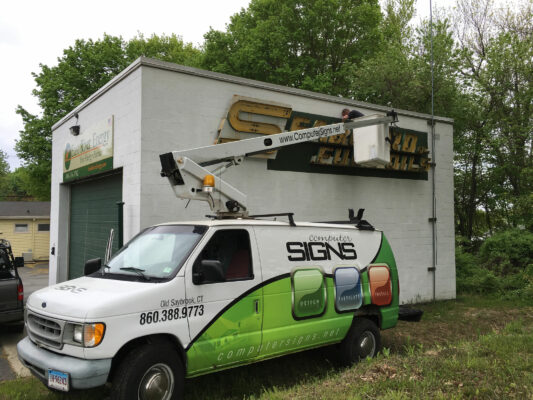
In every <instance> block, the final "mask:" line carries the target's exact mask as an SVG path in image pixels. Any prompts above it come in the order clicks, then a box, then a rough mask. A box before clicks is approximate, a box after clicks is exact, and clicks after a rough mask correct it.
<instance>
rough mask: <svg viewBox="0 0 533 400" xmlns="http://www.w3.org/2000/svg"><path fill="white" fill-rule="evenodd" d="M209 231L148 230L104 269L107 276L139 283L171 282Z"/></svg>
mask: <svg viewBox="0 0 533 400" xmlns="http://www.w3.org/2000/svg"><path fill="white" fill-rule="evenodd" d="M206 230H207V227H205V226H194V225H163V226H155V227H152V228H148V229H146V230H145V231H143V232H142V233H140V234H139V235H137V236H136V237H134V238H133V239H132V240H131V241H130V242H129V243H127V244H126V245H125V246H124V247H123V248H122V249H120V251H119V252H118V253H117V254H116V255H115V256H114V257H113V258H112V259H111V260H110V261H109V262H108V263H107V265H106V266H105V267H104V268H105V273H106V275H107V274H112V275H115V274H119V275H128V276H137V277H138V278H139V280H150V278H156V279H159V280H160V279H163V280H164V279H166V278H172V277H174V276H175V275H176V274H177V273H178V271H179V270H180V269H181V267H182V265H183V263H184V262H185V260H186V259H187V257H188V256H189V254H190V253H191V251H192V250H193V249H194V247H195V246H196V244H197V243H198V241H199V240H200V238H201V237H202V235H203V234H204V233H205V231H206Z"/></svg>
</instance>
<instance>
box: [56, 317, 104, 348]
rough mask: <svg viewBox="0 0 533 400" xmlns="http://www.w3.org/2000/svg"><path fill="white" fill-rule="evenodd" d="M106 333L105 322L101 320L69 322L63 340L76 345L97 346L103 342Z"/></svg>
mask: <svg viewBox="0 0 533 400" xmlns="http://www.w3.org/2000/svg"><path fill="white" fill-rule="evenodd" d="M104 333H105V324H103V323H101V322H97V323H94V324H73V323H69V324H67V328H66V331H65V336H64V337H63V340H64V342H65V343H69V344H73V345H74V346H83V347H96V346H98V345H99V344H100V343H101V342H102V339H103V338H104Z"/></svg>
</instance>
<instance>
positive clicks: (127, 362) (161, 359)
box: [111, 342, 185, 400]
mask: <svg viewBox="0 0 533 400" xmlns="http://www.w3.org/2000/svg"><path fill="white" fill-rule="evenodd" d="M184 380H185V371H184V368H183V363H182V362H181V360H180V357H179V355H178V353H177V351H176V350H175V348H174V347H173V346H172V345H171V344H170V343H166V342H163V343H157V344H145V345H142V346H140V347H136V348H134V349H132V350H131V351H130V353H129V354H128V355H127V356H126V357H124V359H123V360H122V362H121V363H120V365H119V366H118V369H117V371H116V373H115V375H114V377H113V382H112V387H111V399H113V400H137V399H139V400H141V399H143V398H145V397H143V396H142V395H141V386H142V385H141V382H142V381H144V382H145V386H146V385H149V383H152V385H151V387H150V388H149V390H150V389H151V390H152V391H157V390H165V391H168V393H167V395H166V396H164V397H162V399H164V400H181V399H183V389H184V384H185V382H184ZM158 383H160V385H158ZM158 386H159V388H158ZM163 393H164V392H163Z"/></svg>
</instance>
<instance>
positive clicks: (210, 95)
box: [50, 58, 455, 302]
mask: <svg viewBox="0 0 533 400" xmlns="http://www.w3.org/2000/svg"><path fill="white" fill-rule="evenodd" d="M343 108H349V109H356V110H358V111H360V112H362V113H363V114H373V113H380V114H384V113H385V112H387V111H388V108H386V107H383V106H378V105H373V104H368V103H362V102H357V101H353V100H349V99H344V98H340V97H334V96H327V95H323V94H319V93H313V92H308V91H304V90H298V89H293V88H288V87H283V86H278V85H272V84H268V83H264V82H258V81H253V80H249V79H243V78H238V77H234V76H228V75H223V74H217V73H213V72H208V71H203V70H199V69H195V68H189V67H184V66H180V65H176V64H171V63H166V62H161V61H156V60H152V59H146V58H140V59H138V60H136V61H135V62H134V63H132V64H131V65H130V66H129V67H128V68H126V69H125V70H124V71H123V72H122V73H121V74H119V75H118V76H117V77H115V78H114V79H113V80H112V81H110V82H109V83H108V84H107V85H105V86H104V87H103V88H101V89H100V90H99V91H98V92H96V93H95V94H93V95H92V96H91V97H89V98H88V99H87V100H86V101H85V102H83V103H82V104H81V105H80V106H79V107H77V108H76V109H75V110H74V111H72V112H71V113H69V114H68V115H67V116H66V117H65V118H63V119H62V120H61V121H59V122H58V123H57V124H55V125H54V127H53V155H52V156H53V162H52V205H51V231H50V247H51V255H50V283H51V284H52V283H56V282H61V281H64V280H67V279H70V278H74V277H77V276H80V275H82V271H83V265H84V263H85V260H87V259H91V258H95V257H103V255H104V252H105V245H106V241H107V237H108V235H109V229H110V228H112V227H114V228H115V229H116V230H119V229H118V228H119V225H121V226H122V232H123V238H124V242H126V241H128V240H129V239H130V238H132V237H133V236H134V235H135V234H136V233H137V232H139V230H141V229H143V228H145V227H147V226H150V225H153V224H157V223H160V222H167V221H183V220H191V219H194V220H196V219H203V218H204V216H205V215H206V214H209V213H210V210H209V208H208V206H207V204H206V203H202V202H196V203H195V202H191V203H190V204H189V205H188V206H187V202H186V201H185V200H180V199H177V198H176V197H175V196H174V194H173V191H172V189H171V187H170V185H169V184H168V181H167V179H166V178H161V177H160V170H161V165H160V161H159V155H160V154H162V153H166V152H170V151H172V150H178V149H188V148H194V147H201V146H206V145H210V144H213V143H221V142H227V141H231V140H236V139H242V138H247V137H251V136H257V135H265V134H269V133H275V132H280V131H284V130H294V129H302V128H304V127H309V126H316V125H320V124H326V123H333V122H338V121H339V120H340V116H341V110H342V109H343ZM396 111H397V112H398V117H399V122H398V124H397V127H396V128H394V129H393V131H392V133H391V142H392V143H391V164H390V165H389V166H387V167H386V168H365V167H361V166H357V165H354V164H353V162H352V161H351V159H352V158H353V157H352V144H351V135H343V137H338V138H333V139H332V138H330V139H329V141H328V142H313V143H304V144H299V145H296V146H293V147H291V148H284V149H282V150H279V151H277V153H275V154H270V155H268V156H266V157H250V158H247V159H246V160H245V162H244V165H242V166H238V167H233V168H231V169H229V170H228V171H227V172H225V173H224V177H225V180H227V181H228V182H230V183H232V184H233V185H234V186H235V187H236V188H238V189H239V190H241V191H243V192H244V193H246V194H247V195H248V204H249V210H250V211H251V212H252V213H255V214H263V213H273V212H294V213H295V219H296V221H298V220H299V221H331V220H341V219H347V217H348V208H354V209H355V210H357V209H358V208H364V209H365V210H366V211H365V215H364V218H365V219H366V220H368V221H369V222H370V223H372V224H373V225H374V226H375V227H376V228H377V229H381V230H383V231H384V232H385V234H386V235H387V237H388V239H389V241H390V243H391V245H392V248H393V250H394V253H395V256H396V261H397V264H398V270H399V274H400V285H401V301H402V302H412V301H420V300H429V299H433V298H437V299H446V298H453V297H455V258H454V219H453V165H452V161H453V146H452V145H453V125H452V123H453V121H452V120H450V119H448V118H442V117H434V122H435V125H434V137H433V135H432V127H431V116H430V115H426V114H420V113H415V112H409V111H402V110H396ZM77 132H79V133H78V134H76V133H77ZM433 146H434V148H433ZM120 203H123V204H122V205H121V204H120ZM121 207H123V223H122V224H120V223H119V222H120V216H119V214H120V212H119V210H120V208H121ZM117 245H118V240H115V248H117Z"/></svg>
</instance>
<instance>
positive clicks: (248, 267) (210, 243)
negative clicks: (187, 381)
mask: <svg viewBox="0 0 533 400" xmlns="http://www.w3.org/2000/svg"><path fill="white" fill-rule="evenodd" d="M185 281H186V295H187V296H186V297H187V299H188V300H187V301H189V302H192V303H191V304H192V306H193V311H192V312H191V313H189V315H188V320H189V330H190V336H191V344H190V345H189V346H188V350H187V358H188V374H189V375H192V374H197V373H200V372H203V371H206V370H209V369H213V368H218V367H225V366H229V365H232V364H240V363H244V362H247V361H249V360H250V359H252V358H254V357H256V356H257V352H258V351H260V345H261V325H262V320H263V307H262V301H263V292H262V288H261V281H262V278H261V267H260V265H259V257H258V252H257V246H256V241H255V238H254V233H253V230H252V229H251V228H247V227H236V228H233V227H219V228H212V229H211V230H210V232H208V234H207V235H206V236H205V237H204V239H203V241H202V244H201V245H200V246H198V249H197V250H195V252H194V254H193V255H192V257H191V258H190V261H189V263H188V265H187V267H186V271H185ZM196 306H197V311H196V309H195V307H196Z"/></svg>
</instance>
